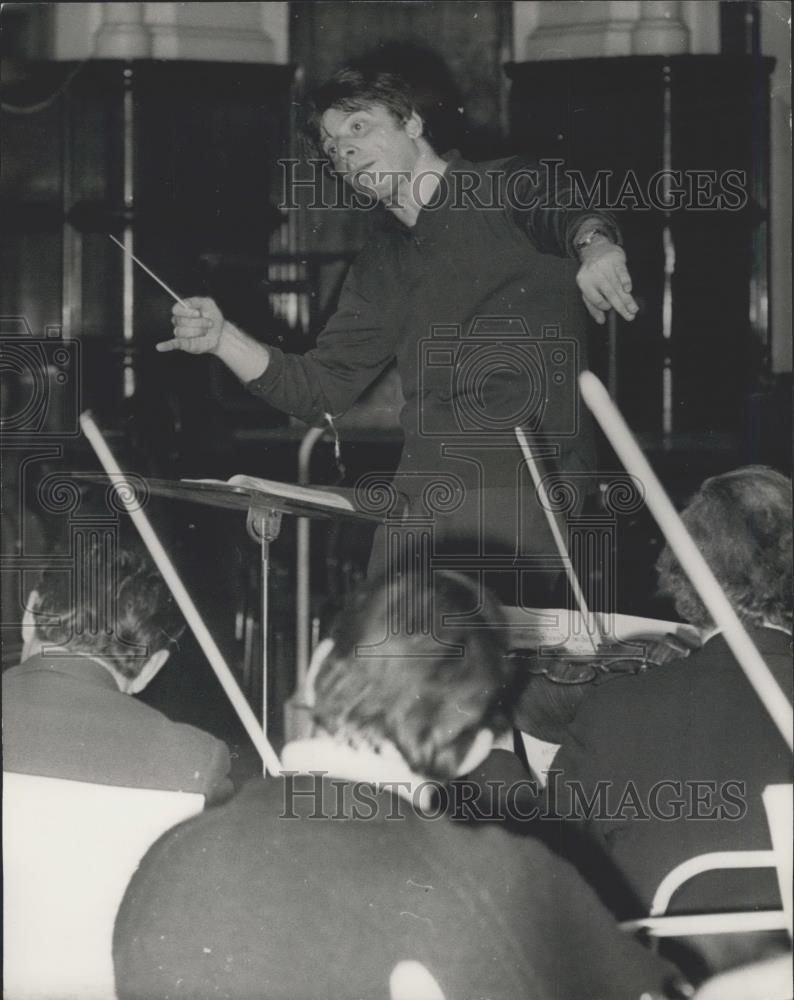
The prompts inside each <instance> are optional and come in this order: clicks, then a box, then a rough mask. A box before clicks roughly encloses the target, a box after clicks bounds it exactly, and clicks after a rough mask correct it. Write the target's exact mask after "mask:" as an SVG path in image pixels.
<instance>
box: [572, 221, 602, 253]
mask: <svg viewBox="0 0 794 1000" xmlns="http://www.w3.org/2000/svg"><path fill="white" fill-rule="evenodd" d="M596 236H603V237H604V239H607V240H610V242H611V237H610V235H609V233H608V232H607V231H606V229H604V227H603V226H592V227H591V228H589V229H588V230H587V231H586V232H585V233H584V235H583V236H579V237H577V238H576V240H574V244H573V248H574V250H575V251H576V252H577V253H579V252H580V251H582V250H584V248H585V247H589V246H590V244H591V243H592V242H593V240H594V239H595V238H596Z"/></svg>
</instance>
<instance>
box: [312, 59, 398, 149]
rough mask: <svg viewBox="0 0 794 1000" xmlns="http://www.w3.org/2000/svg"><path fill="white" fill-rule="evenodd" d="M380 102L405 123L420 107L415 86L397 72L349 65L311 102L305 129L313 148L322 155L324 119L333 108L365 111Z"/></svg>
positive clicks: (323, 86)
mask: <svg viewBox="0 0 794 1000" xmlns="http://www.w3.org/2000/svg"><path fill="white" fill-rule="evenodd" d="M373 104H380V105H382V106H383V107H384V108H386V109H387V110H388V111H389V112H391V114H392V115H393V116H394V118H395V120H396V121H398V122H400V123H405V122H407V121H408V119H409V118H410V117H411V115H412V114H413V112H414V111H415V110H416V105H415V102H414V98H413V95H412V93H411V88H410V87H409V85H408V83H407V82H406V81H405V80H404V79H403V78H402V77H400V76H397V75H396V74H394V73H383V72H380V71H377V70H375V69H357V68H354V67H352V66H347V67H345V68H344V69H341V70H339V72H338V73H335V74H334V75H333V76H332V77H331V79H330V80H328V81H327V82H326V83H324V84H323V85H322V86H321V87H319V88H318V89H317V90H316V91H315V92H314V94H313V95H312V96H311V98H310V99H309V101H308V102H307V107H306V113H305V120H304V123H303V132H304V135H305V137H306V139H307V140H308V143H309V146H310V147H311V151H312V152H313V153H314V154H315V155H318V156H319V155H322V137H321V135H320V121H321V119H322V117H323V115H324V114H325V112H326V111H328V110H329V109H330V108H334V109H336V110H338V111H345V112H353V111H363V110H366V109H368V108H370V107H372V105H373Z"/></svg>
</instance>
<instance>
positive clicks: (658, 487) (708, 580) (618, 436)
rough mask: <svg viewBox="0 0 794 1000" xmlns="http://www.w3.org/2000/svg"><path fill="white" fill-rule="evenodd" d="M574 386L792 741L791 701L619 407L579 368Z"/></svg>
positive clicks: (734, 650) (748, 675) (782, 729)
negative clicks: (636, 482)
mask: <svg viewBox="0 0 794 1000" xmlns="http://www.w3.org/2000/svg"><path fill="white" fill-rule="evenodd" d="M579 388H580V390H581V393H582V398H583V399H584V401H585V403H587V405H588V407H589V408H590V411H591V412H592V414H593V416H594V417H595V418H596V420H597V421H598V423H599V424H600V426H601V430H603V432H604V434H606V436H607V438H608V440H609V443H610V444H611V445H612V447H613V448H614V449H615V452H616V453H617V455H618V457H619V458H620V460H621V461H622V462H623V464H624V466H625V467H626V470H627V471H628V472H629V473H631V475H633V476H636V477H637V478H638V479H639V480H640V482H641V483H642V484H643V485H644V487H645V502H646V503H647V505H648V509H649V510H650V512H651V513H652V514H653V516H654V518H655V520H656V523H657V524H658V525H659V527H660V528H661V529H662V532H663V534H664V537H665V538H666V539H667V543H668V545H669V546H670V548H671V549H672V550H673V552H674V553H675V556H676V558H677V559H678V562H679V563H680V565H681V567H682V568H683V570H684V572H685V573H686V575H687V576H688V577H689V580H690V583H691V584H692V586H693V587H694V588H695V589H696V590H697V592H698V594H699V595H700V599H701V600H702V601H703V603H704V605H705V606H706V608H707V610H708V612H709V614H710V615H711V617H712V619H713V621H714V623H715V625H717V627H718V628H720V629H721V630H722V632H723V634H724V636H725V640H726V642H727V643H728V645H729V646H730V649H731V651H732V653H733V655H734V656H735V657H736V659H737V661H738V663H739V666H740V667H741V668H742V670H743V671H744V672H745V674H746V675H747V679H748V680H749V682H750V683H751V684H752V686H753V689H754V690H755V692H756V694H757V695H758V697H759V698H760V699H761V701H762V702H763V704H764V707H765V708H766V710H767V712H769V714H770V715H771V717H772V719H773V721H774V723H775V725H776V726H777V728H778V729H779V730H780V734H781V736H782V737H783V739H784V740H785V741H786V743H787V744H788V748H789V750H791V749H792V745H793V743H794V719H793V718H792V713H791V704H790V703H789V700H788V698H787V697H786V695H785V694H784V692H783V690H782V689H781V687H780V685H779V684H778V683H777V681H776V680H775V677H774V674H773V673H772V671H771V670H770V669H769V667H768V666H767V664H766V662H765V660H764V658H763V657H762V656H761V654H760V653H759V652H758V649H757V647H756V645H755V643H754V642H753V640H752V639H751V638H750V636H749V635H748V634H747V630H746V629H745V627H744V625H742V623H741V621H740V620H739V617H738V615H737V614H736V612H735V611H734V610H733V607H732V606H731V603H730V601H729V600H728V598H727V597H726V596H725V591H724V590H723V589H722V587H721V586H720V584H719V581H718V580H717V578H716V577H715V576H714V574H713V573H712V571H711V568H710V567H709V564H708V563H707V562H706V560H705V559H704V558H703V555H702V553H701V552H700V550H699V549H698V547H697V545H695V543H694V541H693V539H692V536H691V535H690V534H689V532H688V531H687V529H686V526H685V525H684V522H683V521H682V520H681V518H680V517H679V515H678V513H677V511H676V509H675V507H674V506H673V504H672V503H671V502H670V499H669V497H668V496H667V494H666V493H665V491H664V488H663V486H662V484H661V483H660V482H659V480H658V479H657V477H656V475H655V473H654V471H653V469H652V468H651V466H650V465H649V463H648V461H647V459H646V458H645V456H644V455H643V453H642V451H641V450H640V448H639V445H638V444H637V442H636V440H635V438H634V435H633V434H632V433H631V431H630V430H629V427H628V425H627V424H626V421H625V420H624V419H623V416H622V414H621V413H620V410H618V408H617V406H615V404H614V402H613V401H612V399H611V398H610V396H609V393H608V392H607V391H606V389H605V388H604V385H603V383H602V382H601V381H600V380H599V379H598V378H596V376H595V375H593V373H592V372H587V371H585V372H582V374H581V375H580V376H579Z"/></svg>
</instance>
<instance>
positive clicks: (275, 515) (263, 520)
mask: <svg viewBox="0 0 794 1000" xmlns="http://www.w3.org/2000/svg"><path fill="white" fill-rule="evenodd" d="M246 527H247V529H248V534H249V535H250V536H251V538H253V539H254V541H255V542H258V543H259V552H260V560H261V570H260V597H259V599H260V609H261V612H262V621H261V630H262V732H263V733H264V734H265V737H267V713H268V690H267V689H268V681H269V670H268V636H269V629H268V597H269V594H270V543H271V542H274V541H275V540H276V539H277V538H278V533H279V531H280V530H281V511H280V510H274V509H273V508H272V507H259V506H257V505H255V504H252V505H251V506H250V507H249V508H248V517H247V519H246Z"/></svg>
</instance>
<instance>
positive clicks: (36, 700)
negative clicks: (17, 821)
mask: <svg viewBox="0 0 794 1000" xmlns="http://www.w3.org/2000/svg"><path fill="white" fill-rule="evenodd" d="M78 570H79V571H78ZM183 628H184V624H183V623H182V620H181V616H180V614H179V612H178V609H177V608H176V605H175V604H174V602H173V599H172V597H171V595H170V593H169V591H168V588H167V587H166V585H165V583H164V582H163V580H162V578H161V577H160V575H159V574H158V573H157V572H156V570H155V569H154V567H153V566H152V565H151V564H150V563H149V562H148V561H147V560H146V559H145V558H144V557H143V555H142V554H141V553H139V552H138V551H137V550H135V549H122V550H119V551H117V553H116V555H115V558H113V559H112V560H111V561H108V557H107V554H106V553H105V552H103V551H101V549H100V548H99V546H98V545H94V546H92V547H90V548H89V550H88V552H87V554H86V557H85V559H84V561H83V565H82V566H81V567H76V566H75V565H72V566H70V567H68V568H66V569H59V568H55V567H54V566H53V567H51V568H48V569H47V570H46V571H45V572H44V573H43V574H42V575H41V578H40V580H39V582H38V584H37V586H36V588H35V590H34V591H33V592H32V593H31V594H30V597H29V598H28V602H27V608H26V611H25V616H24V621H23V627H22V631H23V650H22V662H21V663H20V664H19V665H18V666H16V667H13V668H11V669H10V670H8V671H6V672H5V673H4V674H3V680H2V685H3V767H4V769H5V770H7V771H16V772H21V773H24V774H37V775H44V776H47V777H55V778H68V779H71V780H73V781H86V782H96V783H98V784H107V785H123V786H130V787H136V788H152V789H165V790H171V791H183V792H197V793H200V794H202V795H204V796H205V797H206V799H207V801H208V802H212V801H218V800H220V799H223V798H226V797H228V795H229V794H230V793H231V791H232V786H231V782H230V780H229V777H228V774H229V769H230V765H231V762H230V759H229V752H228V750H227V748H226V745H225V744H224V743H222V742H221V741H220V740H217V739H215V737H213V736H210V735H209V733H205V732H202V731H201V730H199V729H196V728H195V727H193V726H190V725H183V724H177V723H175V722H172V721H171V720H170V719H168V718H166V716H164V715H163V714H162V713H161V712H159V711H157V710H156V709H154V708H152V707H150V706H148V705H146V704H144V703H143V702H142V701H139V700H138V699H137V698H135V697H134V695H136V694H138V693H139V692H140V691H142V690H143V689H144V688H145V687H146V685H147V684H148V683H149V682H150V681H151V680H152V679H153V678H154V677H155V676H156V674H157V673H158V672H159V671H160V670H161V669H162V667H163V666H164V664H165V662H166V661H167V659H168V657H169V655H170V651H171V648H172V647H173V646H174V644H175V643H176V640H177V639H178V637H179V635H180V633H181V631H182V630H183Z"/></svg>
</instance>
